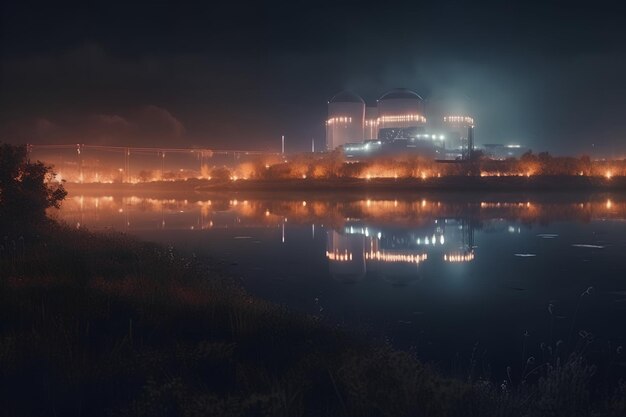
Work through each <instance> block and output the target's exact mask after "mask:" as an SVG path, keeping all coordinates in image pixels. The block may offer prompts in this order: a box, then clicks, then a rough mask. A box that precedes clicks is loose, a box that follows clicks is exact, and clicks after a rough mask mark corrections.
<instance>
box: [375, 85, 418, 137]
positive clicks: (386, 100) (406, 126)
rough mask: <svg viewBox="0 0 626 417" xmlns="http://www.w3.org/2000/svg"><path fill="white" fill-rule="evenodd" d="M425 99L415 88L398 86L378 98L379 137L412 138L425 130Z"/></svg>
mask: <svg viewBox="0 0 626 417" xmlns="http://www.w3.org/2000/svg"><path fill="white" fill-rule="evenodd" d="M425 125H426V117H425V116H424V100H423V99H422V97H420V95H419V94H417V93H416V92H415V91H413V90H409V89H407V88H396V89H394V90H391V91H388V92H386V93H385V94H383V95H382V96H381V97H380V98H379V99H378V138H379V139H382V140H384V141H393V140H396V139H410V138H415V137H417V134H418V133H420V132H422V131H423V130H424V126H425Z"/></svg>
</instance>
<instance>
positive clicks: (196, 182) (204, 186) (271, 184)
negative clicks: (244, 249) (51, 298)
mask: <svg viewBox="0 0 626 417" xmlns="http://www.w3.org/2000/svg"><path fill="white" fill-rule="evenodd" d="M67 188H68V190H70V191H72V192H78V193H80V192H86V191H89V192H113V191H117V192H120V191H123V192H131V193H133V194H134V195H138V196H139V195H141V194H143V193H145V194H151V195H158V194H168V195H173V194H174V193H181V194H182V193H189V192H223V191H235V192H238V191H263V192H294V191H304V192H309V191H316V192H329V193H332V192H342V193H343V192H353V191H354V192H362V191H371V192H394V193H397V192H421V191H428V192H447V191H450V192H465V191H472V192H475V191H481V192H516V191H532V192H535V191H536V192H543V191H546V192H556V191H621V190H626V177H612V178H606V177H589V176H531V177H525V176H508V177H505V176H502V177H496V176H491V177H466V176H446V177H440V178H438V177H431V178H425V179H421V178H372V179H361V178H337V179H280V180H255V179H248V180H237V181H216V180H201V179H189V180H179V181H156V182H146V183H136V184H126V183H106V184H105V183H89V184H77V183H69V184H67Z"/></svg>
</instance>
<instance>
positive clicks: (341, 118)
mask: <svg viewBox="0 0 626 417" xmlns="http://www.w3.org/2000/svg"><path fill="white" fill-rule="evenodd" d="M364 120H365V102H364V101H363V99H362V98H361V97H359V96H357V95H356V94H352V93H350V92H347V91H342V92H340V93H339V94H336V95H335V96H334V97H333V98H331V99H330V101H329V102H328V119H327V120H326V147H327V148H328V149H330V150H333V149H335V148H337V147H339V146H343V145H345V144H346V143H350V142H357V141H362V140H363V128H364V127H363V125H364Z"/></svg>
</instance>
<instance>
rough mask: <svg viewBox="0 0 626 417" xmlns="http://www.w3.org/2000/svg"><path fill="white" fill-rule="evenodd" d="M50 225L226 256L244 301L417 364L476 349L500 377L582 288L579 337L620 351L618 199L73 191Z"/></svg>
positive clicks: (623, 339)
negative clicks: (397, 351) (356, 331)
mask: <svg viewBox="0 0 626 417" xmlns="http://www.w3.org/2000/svg"><path fill="white" fill-rule="evenodd" d="M58 216H59V217H60V218H61V219H63V220H65V221H66V222H68V223H69V224H71V225H73V226H74V227H78V228H82V227H88V228H89V229H92V230H108V229H112V230H117V231H125V232H128V233H131V234H135V235H138V236H140V237H141V238H143V239H147V240H154V241H159V242H162V243H166V244H172V245H175V246H177V247H179V246H181V247H183V249H189V250H192V251H197V252H198V253H205V254H208V255H210V256H215V257H217V258H218V259H225V260H227V261H228V262H225V263H224V264H225V265H228V267H227V268H228V272H229V273H230V274H232V275H233V276H236V277H242V282H243V283H244V285H245V286H246V288H247V289H248V290H249V291H251V292H252V293H254V294H257V295H259V296H261V297H264V298H266V299H269V300H271V301H274V302H278V303H284V304H287V305H288V306H290V307H291V308H294V309H298V310H301V311H304V312H307V313H311V314H323V315H327V316H328V317H331V318H332V319H333V320H335V321H338V322H341V323H345V324H346V325H354V326H357V327H367V330H368V331H372V332H375V333H378V335H379V336H380V337H384V338H389V339H390V340H392V341H393V342H394V343H397V344H399V345H401V346H407V347H408V346H410V347H415V348H416V349H417V351H419V353H420V355H421V356H422V357H424V358H427V359H433V360H448V359H449V358H452V357H457V353H458V352H461V353H463V352H466V353H467V352H469V353H468V354H471V352H472V349H473V348H474V347H475V345H476V342H477V341H480V342H481V343H483V346H485V348H486V349H488V350H489V351H490V352H492V355H493V356H490V359H489V360H490V363H492V364H493V365H494V366H496V365H497V366H498V367H499V368H498V369H506V366H508V365H510V363H509V360H510V359H509V358H510V357H513V356H514V357H517V356H518V354H519V352H518V350H519V341H520V340H522V335H524V334H525V332H526V331H527V330H528V331H529V332H530V333H531V335H532V336H531V339H532V340H533V343H535V347H537V346H540V344H541V343H542V342H545V343H549V342H550V340H552V341H555V340H557V339H554V338H561V339H563V338H567V337H569V333H570V332H571V329H572V326H573V323H572V321H571V318H572V317H573V315H574V314H575V312H576V311H577V309H578V303H579V300H580V294H581V292H582V291H584V290H585V289H586V288H588V287H590V286H594V287H595V288H597V289H598V290H597V291H596V292H595V293H594V296H593V297H589V298H587V299H585V305H584V308H581V310H580V311H579V315H578V317H579V321H580V322H581V324H580V329H578V330H585V331H593V332H594V333H595V334H597V335H598V338H604V339H605V340H611V341H614V342H615V343H618V344H619V343H621V344H623V343H626V333H625V329H624V326H623V324H622V323H621V322H620V321H618V320H615V319H614V317H616V316H620V317H621V316H622V315H623V313H624V312H623V310H624V308H626V302H624V300H625V299H624V295H623V294H624V291H625V290H626V280H625V278H624V273H623V272H624V270H626V258H624V256H623V253H624V247H625V245H626V241H625V240H624V236H625V235H626V222H624V220H625V219H626V195H622V194H611V195H592V196H584V195H569V194H563V195H554V194H536V195H520V194H512V195H504V194H498V195H477V194H470V193H466V194H446V195H441V196H436V195H420V196H410V197H404V198H400V197H399V196H398V198H396V197H395V196H391V197H390V196H388V195H383V196H380V195H369V196H365V197H363V196H351V195H343V196H340V197H338V196H337V195H332V196H329V195H315V194H312V195H306V196H303V195H300V196H297V197H295V196H294V197H289V198H285V196H281V197H276V196H268V195H260V194H257V195H252V194H250V195H242V194H238V195H230V196H225V195H218V194H216V195H207V196H206V197H202V198H200V196H198V195H192V196H188V197H187V199H185V198H176V199H165V198H149V197H138V196H134V197H133V196H122V195H119V196H116V195H114V196H88V195H85V196H72V197H71V198H69V199H68V200H67V201H65V202H64V204H63V207H62V210H61V211H60V212H59V213H58ZM557 301H558V302H557ZM550 304H553V305H557V306H558V310H559V312H558V316H559V317H562V318H560V319H559V321H558V322H557V323H556V324H554V323H552V321H551V320H552V318H551V316H550V314H549V313H548V309H547V307H548V305H550ZM322 311H323V313H321V312H322ZM553 324H554V326H555V327H554V326H553ZM529 340H530V339H529ZM529 343H530V342H529ZM529 346H530V344H529ZM529 349H530V348H529ZM537 349H538V348H537ZM532 354H533V355H540V354H541V351H540V350H537V351H533V352H532ZM491 361H493V362H491Z"/></svg>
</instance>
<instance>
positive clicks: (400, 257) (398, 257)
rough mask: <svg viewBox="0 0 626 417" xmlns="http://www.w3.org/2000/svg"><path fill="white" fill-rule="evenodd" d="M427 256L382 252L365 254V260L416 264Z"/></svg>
mask: <svg viewBox="0 0 626 417" xmlns="http://www.w3.org/2000/svg"><path fill="white" fill-rule="evenodd" d="M427 258H428V255H427V254H425V253H423V254H420V255H413V254H404V253H386V252H384V251H370V252H365V259H367V260H371V261H381V262H407V263H414V264H418V263H420V262H423V261H425V260H426V259H427Z"/></svg>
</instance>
